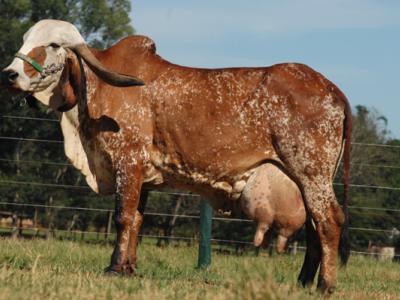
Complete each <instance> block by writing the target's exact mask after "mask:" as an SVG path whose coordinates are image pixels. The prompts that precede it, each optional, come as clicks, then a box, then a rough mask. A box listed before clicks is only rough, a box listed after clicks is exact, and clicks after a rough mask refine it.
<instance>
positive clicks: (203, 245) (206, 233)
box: [197, 199, 213, 268]
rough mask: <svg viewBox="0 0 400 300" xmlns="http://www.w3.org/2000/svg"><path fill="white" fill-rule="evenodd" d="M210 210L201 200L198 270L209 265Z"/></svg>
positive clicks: (206, 203) (204, 201)
mask: <svg viewBox="0 0 400 300" xmlns="http://www.w3.org/2000/svg"><path fill="white" fill-rule="evenodd" d="M212 214H213V211H212V208H211V206H210V204H208V202H207V200H206V199H202V200H201V204H200V241H199V257H198V262H197V267H198V268H204V267H207V266H208V265H210V264H211V227H212Z"/></svg>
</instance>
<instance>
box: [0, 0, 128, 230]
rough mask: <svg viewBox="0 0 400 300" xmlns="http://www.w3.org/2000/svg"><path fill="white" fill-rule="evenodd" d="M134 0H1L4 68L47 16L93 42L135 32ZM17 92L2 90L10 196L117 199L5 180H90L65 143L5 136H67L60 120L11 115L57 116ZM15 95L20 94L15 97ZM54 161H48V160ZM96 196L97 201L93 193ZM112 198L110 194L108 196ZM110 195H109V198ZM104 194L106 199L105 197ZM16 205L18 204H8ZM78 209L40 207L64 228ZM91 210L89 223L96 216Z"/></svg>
mask: <svg viewBox="0 0 400 300" xmlns="http://www.w3.org/2000/svg"><path fill="white" fill-rule="evenodd" d="M130 10H131V6H130V1H129V0H42V1H35V0H0V12H1V14H0V57H1V58H2V60H1V62H0V68H1V69H3V68H4V67H5V66H6V65H8V64H9V63H10V62H11V60H12V58H13V55H14V54H15V53H16V52H17V50H18V49H19V47H20V46H21V45H22V36H23V34H24V33H25V32H26V31H27V30H28V28H29V27H31V26H32V25H33V24H34V23H36V22H37V21H39V20H41V19H46V18H52V19H61V20H65V21H69V22H71V23H74V24H75V25H76V26H77V27H78V29H79V30H80V32H81V33H82V35H83V37H84V38H85V39H86V41H88V43H89V44H91V45H92V46H95V47H97V48H103V47H108V46H109V45H111V44H112V43H114V42H116V41H117V40H118V39H120V38H122V37H124V36H126V35H128V34H132V33H134V29H133V28H132V26H131V25H130V19H129V12H130ZM14 96H15V95H12V94H10V93H9V92H8V91H4V90H0V99H1V103H2V105H1V106H0V119H1V126H0V136H1V137H3V138H2V139H0V152H1V154H0V159H1V160H0V180H1V181H2V182H0V193H1V200H2V201H6V202H15V201H19V202H22V203H24V202H29V203H32V202H34V203H38V204H48V203H49V201H52V204H53V205H57V204H62V205H77V204H78V203H79V204H78V205H79V206H89V207H90V206H96V207H100V206H103V207H107V208H111V207H112V206H113V202H112V201H107V202H105V201H101V200H100V199H102V198H101V197H98V196H94V194H93V193H89V192H88V191H86V190H69V189H59V188H57V189H55V188H54V189H53V188H49V187H40V186H35V187H33V186H31V185H15V184H5V182H10V181H19V182H21V181H23V182H42V183H53V184H63V185H85V182H84V179H83V178H82V176H81V174H80V173H79V172H78V171H77V170H75V169H74V168H73V167H72V166H69V165H68V164H67V162H66V161H65V155H64V151H63V145H62V143H35V142H27V141H18V140H12V139H4V137H28V138H32V139H46V140H61V141H62V139H63V137H62V133H61V131H60V127H59V125H58V123H57V122H51V121H37V120H29V119H15V118H7V117H5V115H13V116H18V117H36V118H46V119H55V116H54V115H53V114H52V112H51V111H50V110H49V109H48V108H46V107H43V106H40V105H39V108H38V109H36V110H34V109H31V108H29V107H27V105H25V106H21V105H20V102H19V101H17V100H15V98H13V97H14ZM13 99H14V100H13ZM43 162H48V163H43ZM94 197H95V199H96V201H94V200H93V199H94ZM104 198H107V197H103V199H104ZM107 199H108V198H107ZM99 200H100V201H99ZM4 209H5V210H8V211H10V210H11V211H12V210H15V206H10V207H6V206H4V205H3V206H2V210H4ZM18 210H19V213H22V212H23V213H27V214H29V215H33V214H34V209H33V208H31V207H25V208H22V209H18ZM73 215H74V211H65V210H64V211H62V212H61V211H56V210H51V211H48V212H47V214H46V212H45V211H44V210H42V211H41V212H40V213H39V217H41V218H42V223H43V224H46V223H48V221H50V220H51V219H52V220H53V222H54V223H55V224H54V226H55V227H58V228H60V227H61V228H67V227H68V224H69V223H70V221H71V219H72V218H73ZM94 217H95V216H94V214H93V213H87V214H86V215H85V217H84V218H82V219H84V221H81V224H83V225H82V226H83V228H87V224H88V222H90V221H91V220H92V219H93V218H94Z"/></svg>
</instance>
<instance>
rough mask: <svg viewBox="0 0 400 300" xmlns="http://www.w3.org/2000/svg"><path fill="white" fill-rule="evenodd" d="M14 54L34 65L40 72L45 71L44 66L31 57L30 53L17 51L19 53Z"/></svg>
mask: <svg viewBox="0 0 400 300" xmlns="http://www.w3.org/2000/svg"><path fill="white" fill-rule="evenodd" d="M14 56H15V57H18V58H20V59H22V60H23V61H26V62H27V63H28V64H30V65H31V66H32V67H34V68H35V70H36V71H38V72H39V73H41V72H42V71H43V68H42V66H41V65H39V64H38V63H37V62H36V61H35V60H34V59H33V58H31V57H29V56H28V55H25V54H22V53H19V52H17V54H15V55H14Z"/></svg>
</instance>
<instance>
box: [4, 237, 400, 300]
mask: <svg viewBox="0 0 400 300" xmlns="http://www.w3.org/2000/svg"><path fill="white" fill-rule="evenodd" d="M111 251H112V248H111V246H109V245H96V244H86V243H83V242H80V243H79V242H66V241H57V240H54V241H45V240H39V239H37V240H12V239H1V240H0V299H119V300H122V299H133V298H134V299H318V298H320V295H319V294H318V293H317V292H315V291H314V290H304V289H301V288H298V287H297V285H296V277H297V274H298V272H299V270H300V266H301V262H302V259H303V254H300V255H297V256H273V257H265V256H258V257H256V256H252V255H248V256H233V255H222V254H216V253H214V254H213V263H212V266H211V267H210V268H208V269H205V270H196V269H195V265H196V262H197V248H196V247H173V246H170V247H166V248H158V247H156V246H154V245H152V244H151V241H150V240H147V241H146V240H145V243H143V244H142V245H141V246H140V248H139V259H140V261H139V269H138V274H137V276H136V277H118V276H106V275H104V274H103V268H104V267H105V266H106V265H107V264H108V262H109V258H110V254H111ZM338 273H339V278H338V286H337V291H336V293H335V294H334V296H333V297H332V299H400V285H399V279H400V266H399V264H398V263H391V262H378V261H376V260H375V259H373V258H367V257H359V256H353V257H352V258H351V260H350V262H349V265H348V267H347V269H346V270H339V272H338Z"/></svg>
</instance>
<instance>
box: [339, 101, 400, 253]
mask: <svg viewBox="0 0 400 300" xmlns="http://www.w3.org/2000/svg"><path fill="white" fill-rule="evenodd" d="M387 123H388V120H387V119H386V117H385V116H383V115H381V114H380V113H379V112H378V111H376V110H375V109H368V108H367V107H365V106H360V105H359V106H356V108H355V115H354V116H353V146H352V153H351V173H350V179H351V180H350V181H351V183H352V184H354V185H359V186H361V187H351V188H350V201H351V205H352V206H355V207H374V208H377V210H367V209H355V208H352V209H350V211H349V212H350V226H352V227H356V228H373V229H388V230H391V229H392V228H393V227H398V226H399V225H398V217H399V215H398V213H397V212H393V211H389V210H388V211H385V208H387V209H398V208H400V202H399V196H400V192H399V191H396V190H390V189H377V188H367V187H366V186H378V187H379V186H380V187H399V186H400V172H399V170H400V164H399V161H400V160H399V158H400V148H396V147H381V146H374V145H377V144H379V145H388V146H396V145H399V144H400V141H398V140H394V139H392V138H391V135H390V132H389V130H388V129H387ZM341 177H342V173H341V171H340V172H338V174H337V177H336V180H335V182H340V181H341ZM336 190H337V195H338V199H342V198H343V197H342V189H341V187H336ZM351 236H352V238H351V240H352V245H353V247H356V248H359V249H363V250H365V249H366V246H367V245H368V240H372V241H373V242H375V243H381V244H385V245H390V244H391V240H390V234H389V233H385V232H382V231H373V230H371V231H361V230H353V231H352V232H351Z"/></svg>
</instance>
